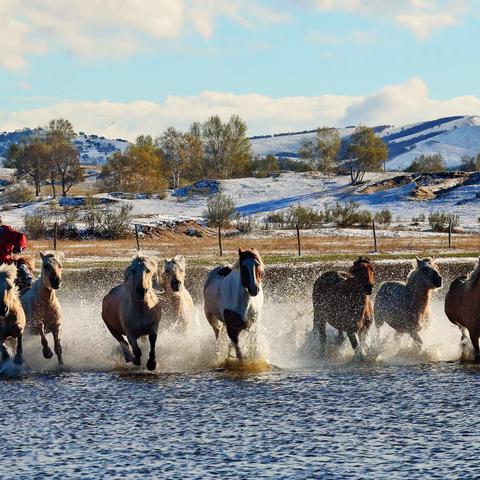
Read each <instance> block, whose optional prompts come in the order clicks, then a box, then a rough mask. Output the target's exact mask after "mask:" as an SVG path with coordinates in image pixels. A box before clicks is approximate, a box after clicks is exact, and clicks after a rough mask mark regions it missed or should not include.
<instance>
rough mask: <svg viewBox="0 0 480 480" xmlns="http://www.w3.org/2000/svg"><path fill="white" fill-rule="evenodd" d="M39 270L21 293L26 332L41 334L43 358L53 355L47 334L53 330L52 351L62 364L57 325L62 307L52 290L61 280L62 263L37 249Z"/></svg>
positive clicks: (58, 327) (58, 286)
mask: <svg viewBox="0 0 480 480" xmlns="http://www.w3.org/2000/svg"><path fill="white" fill-rule="evenodd" d="M40 258H41V259H42V273H41V275H40V277H39V278H38V279H37V280H35V282H34V283H33V285H32V287H31V288H30V289H28V290H26V291H25V292H22V295H21V297H20V299H21V301H22V305H23V308H24V310H25V315H26V317H27V333H29V334H34V335H40V339H41V342H42V352H43V356H44V357H45V358H52V356H53V353H52V350H51V349H50V347H49V346H48V341H47V338H46V337H45V334H46V333H52V335H53V343H54V350H55V353H56V355H57V359H58V363H59V365H63V357H62V345H61V343H60V326H61V318H62V310H61V308H60V303H59V301H58V299H57V295H56V293H55V291H56V290H58V289H59V288H60V284H61V283H62V264H61V262H60V258H59V256H58V255H57V254H56V253H52V252H50V253H43V252H40Z"/></svg>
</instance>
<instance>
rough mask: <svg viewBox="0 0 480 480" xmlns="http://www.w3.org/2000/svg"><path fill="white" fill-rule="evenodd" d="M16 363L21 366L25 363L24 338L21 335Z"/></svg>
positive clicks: (18, 339) (18, 338)
mask: <svg viewBox="0 0 480 480" xmlns="http://www.w3.org/2000/svg"><path fill="white" fill-rule="evenodd" d="M15 363H16V364H17V365H21V364H22V363H23V336H22V334H21V333H19V334H18V337H17V352H16V353H15Z"/></svg>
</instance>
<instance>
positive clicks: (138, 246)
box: [135, 224, 140, 252]
mask: <svg viewBox="0 0 480 480" xmlns="http://www.w3.org/2000/svg"><path fill="white" fill-rule="evenodd" d="M135 240H136V241H137V252H139V251H140V241H139V240H138V225H137V224H135Z"/></svg>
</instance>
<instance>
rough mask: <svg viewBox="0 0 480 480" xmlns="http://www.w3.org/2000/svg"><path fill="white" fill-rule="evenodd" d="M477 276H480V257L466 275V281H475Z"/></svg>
mask: <svg viewBox="0 0 480 480" xmlns="http://www.w3.org/2000/svg"><path fill="white" fill-rule="evenodd" d="M479 278H480V259H479V262H478V264H477V265H476V267H475V268H474V269H473V270H472V271H471V272H470V274H469V275H468V277H467V280H466V281H467V282H470V283H476V282H477V280H478V279H479Z"/></svg>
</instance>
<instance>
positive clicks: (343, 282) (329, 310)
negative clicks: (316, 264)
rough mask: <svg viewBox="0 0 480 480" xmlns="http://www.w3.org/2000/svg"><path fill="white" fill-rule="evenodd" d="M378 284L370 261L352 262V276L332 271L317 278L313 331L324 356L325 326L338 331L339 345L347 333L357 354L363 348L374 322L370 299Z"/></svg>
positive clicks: (364, 259)
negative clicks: (317, 337) (316, 333)
mask: <svg viewBox="0 0 480 480" xmlns="http://www.w3.org/2000/svg"><path fill="white" fill-rule="evenodd" d="M374 284H375V272H374V269H373V265H372V262H371V260H370V259H369V258H367V257H359V258H358V259H357V260H355V261H354V262H353V266H352V267H351V268H350V272H348V273H347V272H336V271H329V272H325V273H324V274H323V275H321V276H320V277H318V278H317V280H316V281H315V283H314V285H313V294H312V299H313V315H314V317H313V328H314V330H316V331H317V332H318V336H319V340H320V355H321V356H322V357H323V356H325V346H326V341H327V333H326V326H327V323H329V324H330V325H331V326H332V327H334V328H336V329H337V330H338V337H337V344H341V343H342V342H343V340H344V338H345V337H344V332H345V333H346V334H347V336H348V339H349V340H350V343H351V345H352V348H353V350H354V351H355V354H360V355H361V354H362V350H361V347H362V345H363V343H364V341H365V336H366V334H367V332H368V329H369V328H370V325H371V323H372V320H373V307H372V300H371V298H370V295H371V294H372V291H373V287H374Z"/></svg>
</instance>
